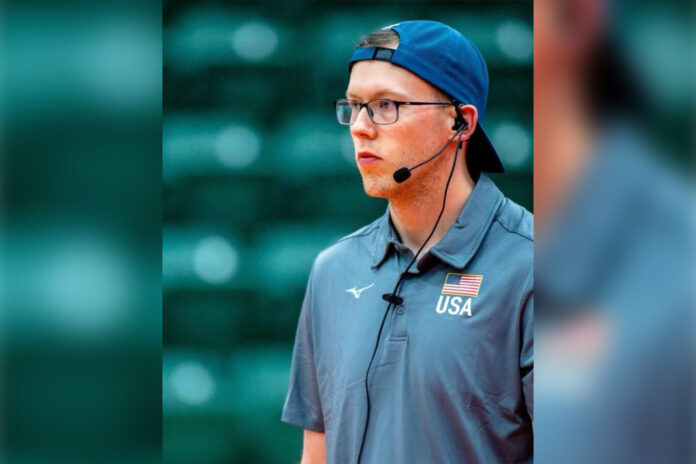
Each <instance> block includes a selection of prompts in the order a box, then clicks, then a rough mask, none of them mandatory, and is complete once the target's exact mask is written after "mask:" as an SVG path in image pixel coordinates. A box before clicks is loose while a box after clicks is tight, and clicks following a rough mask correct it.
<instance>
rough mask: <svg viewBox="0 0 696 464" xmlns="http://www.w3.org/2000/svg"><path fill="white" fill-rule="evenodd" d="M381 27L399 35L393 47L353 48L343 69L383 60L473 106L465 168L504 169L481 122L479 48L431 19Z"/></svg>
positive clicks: (483, 81) (483, 71) (483, 80)
mask: <svg viewBox="0 0 696 464" xmlns="http://www.w3.org/2000/svg"><path fill="white" fill-rule="evenodd" d="M384 29H392V30H393V31H394V32H396V33H397V34H398V35H399V44H398V45H397V47H396V48H395V49H392V48H384V47H365V48H356V49H355V50H354V51H353V56H352V57H351V58H350V63H349V65H348V71H349V72H350V70H351V69H352V67H353V64H354V63H356V62H358V61H364V60H381V61H388V62H390V63H391V64H393V65H396V66H400V67H402V68H404V69H407V70H409V71H411V72H412V73H413V74H415V75H417V76H418V77H420V78H421V79H423V80H425V81H426V82H428V83H429V84H431V85H433V86H434V87H437V88H438V89H439V90H441V91H442V92H444V93H445V94H446V95H448V96H449V97H450V98H452V99H453V100H455V101H456V103H457V104H459V103H463V104H466V105H473V106H475V107H476V109H477V110H478V124H477V126H476V129H475V130H474V133H473V134H472V136H471V138H470V139H469V150H468V154H467V165H468V168H469V171H470V172H472V174H474V175H477V173H478V172H481V171H483V172H504V171H505V168H504V167H503V163H502V162H501V161H500V157H499V156H498V153H497V152H496V151H495V148H493V144H491V141H490V140H489V139H488V136H487V135H486V133H485V131H484V130H483V127H482V122H483V119H484V114H485V111H486V100H487V99H488V70H487V68H486V63H485V61H484V60H483V57H482V56H481V52H479V51H478V49H477V48H476V47H475V46H474V44H473V43H471V41H470V40H469V39H467V38H466V37H464V36H463V35H462V34H461V33H460V32H458V31H456V30H454V29H452V28H451V27H449V26H447V25H446V24H442V23H439V22H437V21H421V20H419V21H404V22H401V23H398V24H394V25H391V26H387V27H385V28H384Z"/></svg>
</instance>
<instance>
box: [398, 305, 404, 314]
mask: <svg viewBox="0 0 696 464" xmlns="http://www.w3.org/2000/svg"><path fill="white" fill-rule="evenodd" d="M403 313H404V305H399V306H397V308H396V314H403Z"/></svg>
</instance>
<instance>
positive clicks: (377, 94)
mask: <svg viewBox="0 0 696 464" xmlns="http://www.w3.org/2000/svg"><path fill="white" fill-rule="evenodd" d="M367 95H369V97H370V98H369V99H370V100H374V99H375V98H382V97H395V98H401V99H407V98H408V95H406V94H405V93H401V92H399V91H397V90H392V89H377V90H372V91H370V92H368V93H367ZM356 97H357V95H356V94H354V93H352V92H346V98H347V99H355V100H360V99H359V98H356Z"/></svg>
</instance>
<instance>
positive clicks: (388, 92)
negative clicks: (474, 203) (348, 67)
mask: <svg viewBox="0 0 696 464" xmlns="http://www.w3.org/2000/svg"><path fill="white" fill-rule="evenodd" d="M346 98H348V99H351V100H358V101H361V102H367V101H369V100H374V99H376V98H388V99H392V100H401V101H423V102H447V101H448V100H447V99H446V98H445V97H444V96H443V95H442V94H441V93H440V92H438V91H437V90H436V89H435V88H434V87H433V86H431V85H430V84H428V83H427V82H425V81H424V80H423V79H421V78H419V77H418V76H416V75H415V74H413V73H411V72H410V71H407V70H406V69H404V68H401V67H398V66H394V65H392V64H391V63H388V62H386V61H372V60H368V61H359V62H357V63H355V64H354V65H353V68H352V71H351V74H350V82H349V84H348V90H347V91H346ZM450 112H451V113H452V115H449V113H450ZM453 116H454V110H453V107H451V106H435V105H426V106H408V105H402V106H401V107H400V108H399V119H398V120H397V121H396V122H395V123H394V124H390V125H379V124H375V123H374V122H372V121H371V120H370V117H369V115H368V114H367V109H366V108H363V109H361V110H360V114H358V117H357V119H356V120H355V122H354V123H353V124H352V125H351V126H350V134H351V137H352V139H353V146H354V147H355V160H356V163H357V165H358V169H359V170H360V175H361V176H362V179H363V187H364V189H365V192H366V193H367V194H368V195H370V196H373V197H381V198H386V199H391V198H393V197H394V196H395V195H398V194H400V193H403V192H405V188H406V189H407V188H408V186H411V187H412V186H415V185H422V184H423V182H424V181H425V180H426V179H431V180H432V181H435V179H436V178H437V177H439V176H433V175H432V174H433V173H434V172H436V171H437V170H438V168H441V167H442V161H444V158H445V157H444V156H443V157H439V158H438V159H436V160H434V161H433V162H432V163H428V164H426V165H424V166H423V167H422V168H419V169H418V170H417V171H414V172H413V177H412V178H411V179H409V180H408V181H407V183H405V184H397V183H396V182H395V181H394V179H393V177H392V176H393V174H394V171H396V170H397V169H399V168H401V167H404V166H406V167H411V166H413V165H415V164H418V163H419V162H421V161H423V160H425V159H427V158H428V157H430V156H431V155H433V154H434V153H436V152H437V151H438V150H439V149H440V148H442V146H443V144H444V143H445V142H446V141H447V139H448V138H449V137H450V136H451V135H452V134H453V131H452V130H451V127H452V123H453V119H452V117H453ZM429 174H430V175H431V176H430V177H428V175H429Z"/></svg>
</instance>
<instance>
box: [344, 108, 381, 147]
mask: <svg viewBox="0 0 696 464" xmlns="http://www.w3.org/2000/svg"><path fill="white" fill-rule="evenodd" d="M363 110H365V111H363ZM350 132H351V134H353V136H354V137H366V138H371V139H372V138H374V137H375V135H377V131H376V128H375V123H374V122H372V120H371V119H370V115H369V114H368V109H367V107H363V108H360V110H359V111H358V114H357V115H356V116H355V121H353V124H351V125H350Z"/></svg>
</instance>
